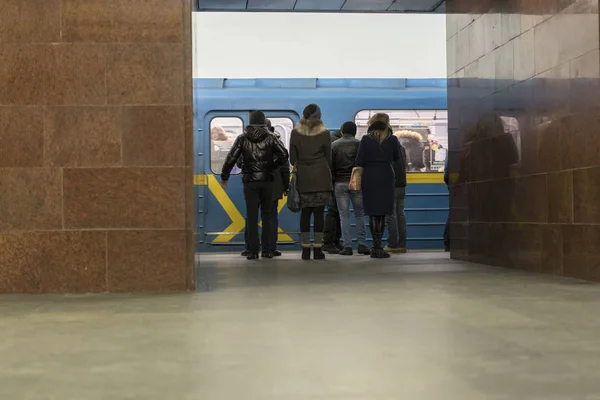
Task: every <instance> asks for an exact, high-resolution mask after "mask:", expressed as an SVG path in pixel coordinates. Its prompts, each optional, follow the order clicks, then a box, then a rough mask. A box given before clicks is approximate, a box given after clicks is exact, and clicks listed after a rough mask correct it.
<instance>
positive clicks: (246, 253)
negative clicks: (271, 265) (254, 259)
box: [242, 250, 250, 257]
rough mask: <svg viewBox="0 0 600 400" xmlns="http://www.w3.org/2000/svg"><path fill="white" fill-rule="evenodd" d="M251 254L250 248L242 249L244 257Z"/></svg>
mask: <svg viewBox="0 0 600 400" xmlns="http://www.w3.org/2000/svg"><path fill="white" fill-rule="evenodd" d="M249 254H250V252H249V251H248V250H244V251H242V257H248V255H249Z"/></svg>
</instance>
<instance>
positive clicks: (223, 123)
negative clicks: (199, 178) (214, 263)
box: [198, 111, 298, 251]
mask: <svg viewBox="0 0 600 400" xmlns="http://www.w3.org/2000/svg"><path fill="white" fill-rule="evenodd" d="M265 115H266V116H267V118H269V119H270V120H271V124H272V126H273V127H274V129H275V133H277V134H279V136H280V137H281V140H282V141H283V143H284V144H285V146H286V148H287V149H289V140H290V134H291V131H292V129H293V127H294V124H295V123H296V121H297V120H298V116H297V115H296V114H295V113H290V112H265ZM248 122H249V112H248V111H219V112H216V111H215V112H210V113H208V114H206V116H205V118H204V121H203V130H204V132H207V133H208V134H206V135H204V138H205V139H204V140H205V143H206V146H205V149H207V151H206V152H207V153H208V154H206V157H204V167H205V175H204V177H205V178H204V182H202V184H203V188H204V189H203V191H201V193H200V194H199V198H202V200H203V207H202V208H201V209H202V215H201V216H200V219H201V223H199V224H198V225H199V226H200V230H201V235H200V236H201V238H202V239H201V241H202V245H201V246H200V249H201V251H234V250H240V249H242V247H243V245H244V228H245V225H246V221H245V215H246V205H245V201H244V196H243V187H242V179H241V175H240V172H241V171H240V169H238V168H237V167H235V168H234V169H233V170H232V174H231V177H230V179H229V183H228V186H227V189H226V190H225V189H223V188H222V187H221V185H220V182H221V177H220V174H221V169H222V167H223V163H224V162H225V158H226V157H227V154H228V153H229V150H230V149H231V147H232V145H233V143H234V142H235V139H236V138H237V137H238V136H239V135H241V134H242V133H243V132H244V128H245V127H246V125H247V124H248ZM286 201H287V199H282V200H281V201H280V202H279V207H278V210H279V211H280V217H281V218H280V231H279V240H280V242H282V244H287V243H289V244H293V243H295V242H296V241H297V239H296V238H295V236H297V235H298V233H297V229H296V228H297V227H296V225H297V221H296V223H295V224H294V221H295V220H296V219H297V218H291V215H288V213H289V211H288V210H287V207H285V204H286ZM289 214H291V213H289ZM292 215H293V214H292Z"/></svg>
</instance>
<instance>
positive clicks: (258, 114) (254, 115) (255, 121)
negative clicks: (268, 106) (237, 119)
mask: <svg viewBox="0 0 600 400" xmlns="http://www.w3.org/2000/svg"><path fill="white" fill-rule="evenodd" d="M265 120H266V118H265V114H264V113H263V112H262V111H252V112H251V113H250V125H265V124H266V121H265Z"/></svg>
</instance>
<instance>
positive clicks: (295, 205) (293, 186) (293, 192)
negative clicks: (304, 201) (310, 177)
mask: <svg viewBox="0 0 600 400" xmlns="http://www.w3.org/2000/svg"><path fill="white" fill-rule="evenodd" d="M296 180H297V178H296V166H294V169H293V170H292V180H291V181H290V188H289V190H288V197H287V208H288V209H289V210H290V211H291V212H293V213H297V212H299V211H300V193H298V184H297V182H296Z"/></svg>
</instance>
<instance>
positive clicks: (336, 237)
mask: <svg viewBox="0 0 600 400" xmlns="http://www.w3.org/2000/svg"><path fill="white" fill-rule="evenodd" d="M332 200H333V203H332V204H331V205H328V206H327V214H325V230H324V231H323V244H339V243H340V239H341V238H342V227H341V222H340V212H339V210H338V206H337V201H336V198H335V196H333V199H332Z"/></svg>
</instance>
